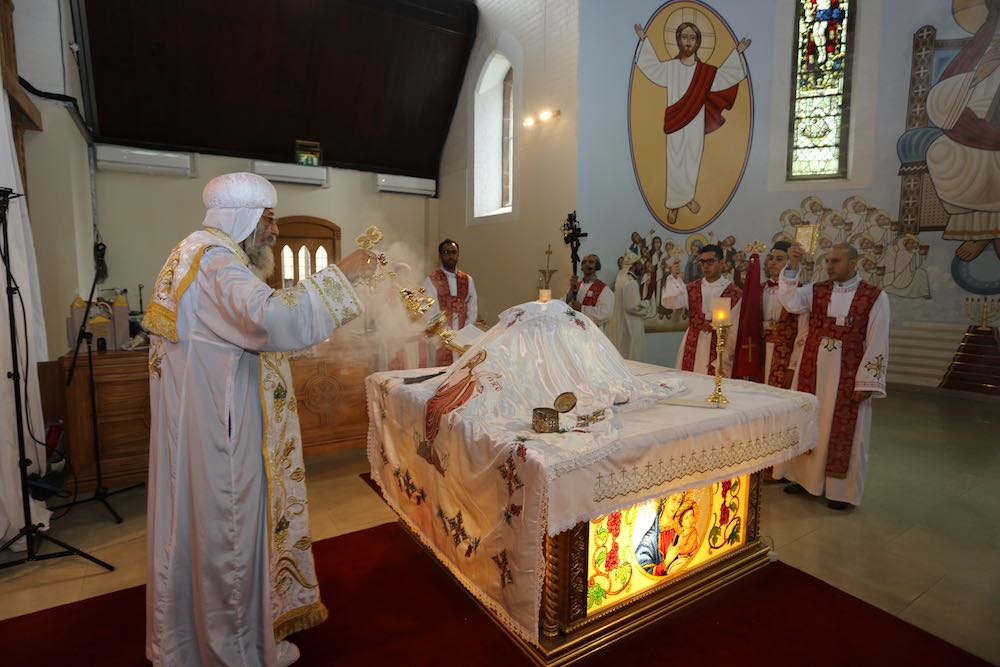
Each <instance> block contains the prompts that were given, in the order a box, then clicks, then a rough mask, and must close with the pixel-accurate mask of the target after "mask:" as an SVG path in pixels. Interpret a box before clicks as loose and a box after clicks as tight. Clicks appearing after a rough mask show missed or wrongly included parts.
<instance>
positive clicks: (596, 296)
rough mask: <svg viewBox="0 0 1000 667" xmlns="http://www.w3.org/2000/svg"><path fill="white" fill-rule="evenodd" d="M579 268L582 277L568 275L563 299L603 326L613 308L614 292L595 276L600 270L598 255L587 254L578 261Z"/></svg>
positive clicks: (574, 308)
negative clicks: (568, 281)
mask: <svg viewBox="0 0 1000 667" xmlns="http://www.w3.org/2000/svg"><path fill="white" fill-rule="evenodd" d="M580 269H581V270H582V271H583V278H582V279H580V278H577V277H576V276H575V275H573V276H571V277H570V285H569V292H567V293H566V299H565V301H566V303H568V304H569V305H570V308H572V309H573V310H578V311H580V312H581V313H583V314H584V315H586V316H587V317H589V318H590V319H591V320H593V322H594V324H596V325H597V326H599V327H602V328H603V327H604V323H605V322H607V321H608V318H610V317H611V311H612V310H614V307H615V293H614V292H613V291H611V289H610V288H608V286H607V285H605V284H604V282H603V281H601V279H600V278H598V277H597V272H598V271H600V270H601V258H600V257H598V256H597V255H587V256H586V257H584V258H583V259H582V260H581V261H580Z"/></svg>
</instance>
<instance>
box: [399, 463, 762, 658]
mask: <svg viewBox="0 0 1000 667" xmlns="http://www.w3.org/2000/svg"><path fill="white" fill-rule="evenodd" d="M741 477H742V476H741ZM748 477H749V491H748V495H747V514H746V516H747V521H746V531H747V535H746V541H745V543H744V544H743V545H742V546H740V547H737V548H735V549H733V550H731V551H728V552H726V553H724V554H721V555H719V556H718V557H717V558H713V559H712V560H710V561H708V562H706V563H703V564H702V565H700V566H698V567H696V568H694V569H692V570H691V571H690V572H684V573H682V574H679V575H678V576H676V577H673V578H671V579H669V580H667V581H664V582H663V583H661V584H658V585H656V586H654V587H652V588H650V589H648V590H646V591H644V592H642V593H639V594H637V595H635V596H634V597H631V598H629V599H627V600H623V601H621V602H618V603H616V604H613V605H611V606H609V607H607V608H606V609H602V610H601V611H598V612H595V613H591V614H590V615H589V616H588V614H587V577H588V570H587V563H588V548H589V537H590V532H589V522H588V521H583V522H580V523H578V524H576V525H575V526H574V527H573V528H571V529H569V530H566V531H563V532H561V533H559V534H558V535H556V536H555V537H546V538H545V556H546V563H545V582H544V585H543V589H542V603H541V608H540V610H539V630H540V633H539V634H540V645H538V646H535V645H534V644H531V643H529V642H528V641H526V640H525V639H524V638H523V637H520V636H519V635H517V634H516V633H514V632H513V631H511V630H510V629H509V628H508V627H507V626H506V625H504V623H502V622H501V621H500V620H499V619H498V618H497V617H496V616H495V615H494V614H493V612H492V611H491V610H490V609H489V608H487V607H486V606H485V605H483V604H482V603H481V602H480V601H479V600H478V599H476V597H475V596H473V595H471V594H470V597H472V599H473V600H476V603H477V604H478V605H479V607H480V609H482V611H483V612H484V613H485V614H486V615H487V616H489V617H490V618H491V619H492V620H493V622H494V623H496V625H497V626H498V627H499V628H500V629H501V630H503V631H504V633H505V634H506V635H507V636H508V637H509V638H510V639H511V641H512V642H514V644H515V645H516V646H517V647H518V648H519V649H520V650H521V652H522V653H524V655H526V656H527V657H528V659H529V660H531V662H532V663H533V664H535V665H539V666H540V667H561V666H563V665H570V664H573V663H575V662H577V661H579V660H582V659H583V658H585V657H587V656H589V655H591V654H593V653H596V652H597V651H601V650H604V649H606V648H608V647H610V646H613V645H615V644H617V643H619V642H620V641H621V640H623V639H625V638H627V637H630V636H632V635H634V634H635V633H637V632H639V631H641V630H643V629H645V628H647V627H649V626H651V625H653V624H655V623H657V622H659V621H661V620H662V619H664V618H666V617H667V616H669V615H670V614H672V613H673V612H675V611H678V610H679V609H682V608H683V607H685V606H687V605H689V604H691V603H692V602H694V601H696V600H698V599H700V598H702V597H704V596H706V595H709V594H711V593H714V592H715V591H717V590H719V589H720V588H722V587H724V586H726V585H728V584H730V583H732V582H734V581H736V580H737V579H740V578H741V577H744V576H746V575H747V574H750V573H751V572H753V571H755V570H758V569H760V568H762V567H764V566H765V565H767V564H768V562H769V561H768V555H767V554H768V551H769V550H770V548H769V547H768V546H766V545H764V544H763V543H762V542H761V540H760V502H761V473H760V472H755V473H752V474H750V475H749V476H748ZM400 525H401V526H403V528H404V530H406V532H407V533H409V534H410V535H411V537H413V538H414V540H415V541H416V542H417V543H418V544H420V545H421V547H422V548H423V549H424V550H425V551H427V553H429V554H430V555H431V556H433V557H434V560H436V561H437V562H438V564H439V565H441V566H442V567H444V569H445V570H446V571H447V572H448V574H449V576H450V577H451V578H452V579H453V580H454V581H455V583H456V584H459V585H460V586H461V583H460V582H459V581H458V579H457V578H455V576H454V575H453V574H452V573H451V571H450V570H449V569H448V568H447V567H446V566H445V565H444V564H443V563H442V562H441V560H440V559H439V558H438V557H437V555H436V554H435V553H434V552H433V551H432V550H431V549H428V548H427V547H426V546H425V545H424V542H423V540H421V539H420V538H419V537H417V536H415V535H413V533H412V531H411V530H410V529H409V528H408V527H407V525H406V523H405V522H403V521H400ZM463 590H464V587H463ZM466 592H468V591H466Z"/></svg>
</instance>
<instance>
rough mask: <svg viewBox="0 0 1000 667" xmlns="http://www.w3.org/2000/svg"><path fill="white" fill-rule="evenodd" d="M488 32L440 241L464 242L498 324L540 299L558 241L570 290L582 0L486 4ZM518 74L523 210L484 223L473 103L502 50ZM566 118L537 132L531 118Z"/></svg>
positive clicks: (481, 41) (483, 308) (481, 42)
mask: <svg viewBox="0 0 1000 667" xmlns="http://www.w3.org/2000/svg"><path fill="white" fill-rule="evenodd" d="M477 5H478V7H479V12H480V15H479V30H478V35H477V38H476V44H475V46H474V48H473V51H472V55H471V57H470V61H469V67H468V70H467V71H466V75H465V81H464V83H463V86H462V92H461V95H460V97H459V101H458V106H457V108H456V110H455V116H454V119H453V120H452V124H451V129H450V132H449V134H448V140H447V142H446V144H445V148H444V153H443V156H442V161H441V170H440V173H441V176H440V183H439V186H438V193H439V197H440V232H439V238H435V239H429V240H428V241H429V243H432V244H433V245H434V246H435V247H436V244H437V241H438V240H440V239H441V238H445V237H449V238H452V239H454V240H455V241H458V243H459V244H460V245H461V259H460V264H459V266H460V268H462V269H464V270H465V271H468V272H469V273H470V274H472V276H473V278H474V279H475V281H476V288H477V290H478V292H479V315H480V317H482V318H484V319H486V320H487V322H489V323H493V322H495V321H496V317H497V314H498V313H499V312H500V311H502V310H504V309H506V308H508V307H510V306H512V305H515V304H517V303H523V302H524V301H529V300H531V299H534V298H536V297H537V279H538V269H539V268H542V267H544V266H545V254H544V253H545V248H546V245H548V244H551V245H552V249H553V253H554V254H553V264H552V266H553V267H556V268H558V270H559V272H558V273H557V274H556V275H555V277H554V278H553V282H552V288H553V290H555V291H556V292H559V291H564V290H565V289H566V285H567V281H568V274H569V253H568V249H566V246H564V245H563V242H562V235H561V233H560V231H559V227H560V225H561V224H562V222H563V220H565V218H566V214H567V213H568V212H570V211H572V210H573V209H574V208H576V140H577V74H578V73H577V52H578V48H579V39H578V26H577V16H578V11H577V9H578V3H577V2H576V1H575V0H551V1H548V2H545V1H538V0H480V2H478V3H477ZM494 51H499V52H501V53H503V55H504V56H505V57H507V58H508V59H509V60H510V61H511V64H512V66H513V68H514V111H515V119H514V162H515V163H514V168H515V175H514V210H513V212H512V213H510V214H504V215H498V216H490V218H488V219H480V220H478V221H477V220H476V219H474V217H473V212H472V192H473V188H474V183H473V177H472V171H473V159H472V149H473V135H474V132H473V106H472V99H473V96H474V93H475V86H476V83H477V81H478V79H479V75H480V72H481V70H482V67H483V65H484V64H485V63H486V62H487V60H488V59H489V56H490V55H491V54H492V53H493V52H494ZM546 107H549V108H553V109H559V110H560V111H561V116H560V117H559V118H557V119H555V120H554V121H552V122H550V123H548V124H546V125H542V126H536V127H535V128H533V129H528V128H525V127H523V126H522V125H521V120H522V119H523V117H524V116H525V115H526V114H529V113H530V114H537V113H538V111H539V110H541V109H543V108H546Z"/></svg>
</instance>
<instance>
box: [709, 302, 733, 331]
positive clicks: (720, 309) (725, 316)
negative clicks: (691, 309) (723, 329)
mask: <svg viewBox="0 0 1000 667" xmlns="http://www.w3.org/2000/svg"><path fill="white" fill-rule="evenodd" d="M731 308H732V300H731V299H730V298H729V297H728V296H720V297H718V298H716V299H712V324H714V325H716V326H718V325H720V324H729V315H730V309H731Z"/></svg>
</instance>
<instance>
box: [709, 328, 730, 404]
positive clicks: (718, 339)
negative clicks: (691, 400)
mask: <svg viewBox="0 0 1000 667" xmlns="http://www.w3.org/2000/svg"><path fill="white" fill-rule="evenodd" d="M712 326H713V327H715V331H716V336H715V391H713V392H712V395H711V396H709V397H708V398H706V399H705V402H707V403H711V404H713V405H719V406H721V405H728V404H729V399H728V398H726V397H725V395H724V394H723V393H722V352H723V350H724V349H725V348H726V332H727V331H728V330H729V327H730V325H729V324H728V323H726V324H713V325H712Z"/></svg>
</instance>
